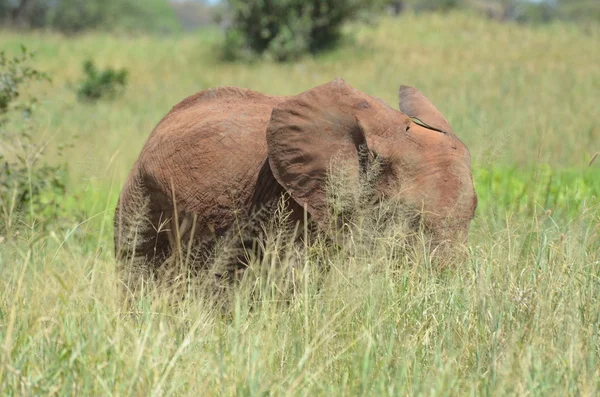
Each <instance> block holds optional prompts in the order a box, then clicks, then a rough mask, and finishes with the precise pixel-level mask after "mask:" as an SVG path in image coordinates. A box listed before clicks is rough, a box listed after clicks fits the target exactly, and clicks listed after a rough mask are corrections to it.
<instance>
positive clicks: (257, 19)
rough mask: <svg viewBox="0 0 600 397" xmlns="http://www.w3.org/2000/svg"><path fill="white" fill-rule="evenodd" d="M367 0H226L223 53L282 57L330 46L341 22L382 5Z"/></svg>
mask: <svg viewBox="0 0 600 397" xmlns="http://www.w3.org/2000/svg"><path fill="white" fill-rule="evenodd" d="M382 4H383V3H382V2H380V1H368V0H229V7H230V13H231V25H230V27H229V28H228V30H227V32H226V39H225V43H224V46H223V56H224V57H225V58H226V59H236V58H240V57H244V56H245V55H247V54H248V53H256V54H263V55H266V56H267V57H269V58H272V59H275V60H278V61H286V60H292V59H295V58H298V57H299V56H300V55H302V54H304V53H307V52H313V53H314V52H316V51H319V50H322V49H324V48H326V47H329V46H332V45H334V44H335V43H336V41H337V39H338V38H339V37H340V28H341V26H342V24H343V23H344V22H345V21H347V20H350V19H352V18H355V17H356V16H358V14H359V12H362V11H365V10H367V9H372V8H374V7H377V6H378V5H382Z"/></svg>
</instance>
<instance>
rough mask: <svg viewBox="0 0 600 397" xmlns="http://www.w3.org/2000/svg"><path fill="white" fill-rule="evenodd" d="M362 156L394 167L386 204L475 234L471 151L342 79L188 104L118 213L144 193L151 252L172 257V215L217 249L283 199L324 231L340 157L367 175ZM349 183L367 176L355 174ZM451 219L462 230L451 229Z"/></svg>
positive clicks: (434, 120) (137, 170)
mask: <svg viewBox="0 0 600 397" xmlns="http://www.w3.org/2000/svg"><path fill="white" fill-rule="evenodd" d="M418 94H420V93H418V91H416V90H415V91H410V90H404V91H402V90H401V98H402V96H404V97H405V98H406V100H407V101H411V102H410V106H409V108H410V110H411V111H415V112H417V113H418V112H419V111H420V108H419V106H420V102H419V101H422V99H421V97H422V98H424V96H422V94H420V96H419V95H418ZM401 106H402V105H401ZM423 106H426V107H427V109H426V112H421V113H422V114H423V115H425V116H424V117H426V118H427V117H429V118H430V119H429V120H422V121H424V122H425V123H427V124H428V125H431V126H432V127H435V126H436V125H440V126H442V128H446V129H448V128H449V126H448V127H446V125H447V122H446V124H444V121H445V119H444V118H443V116H441V114H439V112H437V109H435V108H434V107H433V105H431V103H430V102H428V101H427V104H425V105H423ZM436 112H437V113H436ZM436 128H437V127H436ZM365 147H366V148H368V149H369V150H370V151H371V152H373V153H377V155H378V156H379V158H381V159H382V160H384V161H385V162H386V163H387V164H389V168H388V169H387V170H384V173H383V175H382V181H383V180H385V183H383V182H382V183H381V184H380V186H385V187H383V188H382V189H387V190H388V191H387V192H383V193H385V194H384V196H385V195H388V196H392V195H396V196H401V197H402V198H403V199H405V201H406V202H408V203H410V204H412V205H414V206H415V208H423V209H424V210H426V211H427V212H428V213H431V214H434V215H433V216H432V217H431V219H432V221H431V225H432V227H433V228H436V227H439V228H444V227H445V226H443V223H444V222H445V225H448V224H455V225H457V226H456V227H459V226H458V225H460V227H461V228H463V229H465V226H466V228H468V223H469V220H470V219H471V217H472V215H473V211H474V205H473V203H476V195H475V192H474V190H473V184H472V179H471V172H470V157H469V153H468V150H467V149H466V147H465V146H464V145H463V143H462V142H461V141H460V140H459V139H458V138H457V137H456V136H455V135H454V133H453V132H452V131H451V130H450V131H449V132H448V133H444V132H440V131H434V130H431V129H428V128H425V127H422V126H420V125H418V124H416V123H414V122H412V121H411V119H410V117H409V116H408V115H406V114H403V113H401V112H399V111H397V110H394V109H392V108H391V107H390V106H389V105H387V104H386V103H385V102H383V101H381V100H380V99H377V98H374V97H372V96H369V95H367V94H364V93H362V92H360V91H358V90H356V89H354V88H352V87H351V86H349V85H348V84H346V83H345V82H344V81H343V80H342V79H335V80H333V81H332V82H330V83H328V84H324V85H321V86H318V87H315V88H313V89H311V90H308V91H306V92H303V93H301V94H299V95H296V96H291V97H276V96H268V95H264V94H261V93H258V92H255V91H251V90H246V89H241V88H235V87H223V88H215V89H209V90H206V91H202V92H200V93H198V94H196V95H192V96H190V97H188V98H186V99H184V100H183V101H182V102H180V103H179V104H177V105H176V106H174V107H173V109H172V110H171V111H170V112H169V113H168V114H167V115H166V116H165V117H164V118H163V119H162V120H161V121H160V123H159V124H158V125H157V126H156V128H155V129H154V130H153V132H152V133H151V135H150V137H149V138H148V141H147V142H146V144H145V145H144V147H143V149H142V151H141V154H140V156H139V158H138V160H137V162H136V164H135V165H134V167H133V169H132V171H131V173H130V175H129V177H128V180H127V181H126V183H125V186H124V188H123V190H122V192H121V196H120V199H119V208H118V209H117V211H118V212H119V211H120V212H121V215H127V214H128V213H133V212H135V210H136V207H137V204H136V201H135V200H136V198H137V196H139V192H141V194H142V195H144V196H146V197H147V198H148V199H149V200H150V212H151V213H150V214H148V219H149V221H150V223H151V224H152V225H151V227H149V228H148V229H147V230H146V232H145V233H146V234H145V235H144V236H143V238H144V239H145V240H144V241H155V244H154V246H153V247H152V249H153V250H154V252H156V250H158V251H160V250H163V251H168V250H169V247H168V246H167V244H168V243H167V242H166V240H165V239H161V238H160V236H157V235H158V234H159V233H160V232H157V230H158V229H159V225H158V224H157V223H158V222H159V220H164V219H168V218H171V217H173V212H174V208H175V207H176V208H177V212H178V213H181V214H195V215H197V224H198V227H197V228H196V229H195V230H196V233H195V236H194V238H196V239H198V240H199V241H201V240H203V239H214V237H215V234H216V235H217V236H218V235H220V234H222V233H224V232H225V231H226V230H227V229H229V228H230V227H231V226H232V225H234V224H235V223H236V222H237V221H239V219H240V217H244V216H249V215H250V213H251V212H252V211H254V210H255V209H257V208H259V207H260V206H261V204H262V203H265V202H271V201H273V200H277V199H278V197H279V196H281V194H283V193H284V192H287V193H288V194H289V195H290V196H291V198H292V199H293V200H294V202H293V204H291V205H292V206H293V207H294V208H295V209H296V210H298V209H301V208H303V207H304V208H307V210H308V212H309V214H310V216H312V218H313V219H315V220H316V221H317V223H319V224H321V225H325V224H328V222H327V220H326V217H327V209H326V200H325V189H326V181H327V175H328V170H329V166H330V163H331V160H332V158H334V157H335V156H342V157H344V158H346V159H348V160H351V161H349V163H351V164H355V165H357V166H358V165H359V164H360V162H361V160H360V158H359V148H365ZM350 174H351V175H354V177H356V178H358V175H359V172H358V168H356V170H350ZM392 188H396V189H398V190H397V191H396V192H391V191H389V190H390V189H392ZM134 193H135V194H134ZM454 217H455V218H456V219H457V221H456V222H448V219H449V218H454ZM436 219H439V221H437V220H436ZM442 220H443V221H444V222H442ZM158 242H160V243H158ZM157 244H163V245H164V246H158V247H157Z"/></svg>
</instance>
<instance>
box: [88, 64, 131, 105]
mask: <svg viewBox="0 0 600 397" xmlns="http://www.w3.org/2000/svg"><path fill="white" fill-rule="evenodd" d="M83 71H84V73H85V77H84V79H83V81H81V83H80V84H79V89H78V90H77V96H78V97H79V99H80V100H84V101H97V100H99V99H112V98H115V97H116V96H118V95H121V94H123V91H124V90H125V86H126V85H127V75H128V72H127V70H126V69H120V70H116V69H111V68H107V69H105V70H102V71H99V70H98V69H97V68H96V66H95V65H94V63H93V61H91V60H87V61H85V62H84V64H83Z"/></svg>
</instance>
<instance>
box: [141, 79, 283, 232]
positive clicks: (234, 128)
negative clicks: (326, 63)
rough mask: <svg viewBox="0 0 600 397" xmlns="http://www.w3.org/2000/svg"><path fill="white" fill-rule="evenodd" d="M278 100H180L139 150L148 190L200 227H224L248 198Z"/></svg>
mask: <svg viewBox="0 0 600 397" xmlns="http://www.w3.org/2000/svg"><path fill="white" fill-rule="evenodd" d="M282 100H285V98H284V97H271V96H267V95H263V94H261V93H258V92H255V91H251V90H245V89H240V88H233V87H223V88H217V89H209V90H206V91H202V92H200V93H198V94H196V95H193V96H190V97H188V98H186V99H184V100H183V101H182V102H180V103H179V104H177V105H176V106H174V107H173V109H172V110H171V111H170V112H169V113H168V114H167V115H166V116H165V117H164V118H163V119H162V120H161V122H160V123H159V124H158V125H157V126H156V128H155V129H154V131H153V132H152V134H151V135H150V137H149V138H148V141H147V142H146V144H145V146H144V148H143V149H142V152H141V154H140V157H139V160H138V164H139V171H140V173H141V176H142V178H143V180H144V184H145V185H146V188H147V189H149V190H150V191H153V192H155V194H156V195H157V196H162V197H163V199H161V200H159V201H160V202H162V203H163V204H162V205H161V206H162V207H165V206H170V207H172V206H173V203H172V198H173V197H174V198H175V200H176V204H177V207H178V208H179V209H182V210H185V211H188V212H192V213H196V214H198V216H199V221H200V222H202V223H204V224H206V225H210V227H211V228H214V229H222V228H226V227H227V226H228V225H229V224H230V223H231V221H232V220H231V219H230V218H231V217H232V216H234V215H232V214H235V213H236V212H238V213H239V210H244V209H245V206H246V205H247V203H248V200H249V198H250V196H251V195H252V191H253V190H254V187H255V184H256V178H257V175H258V172H259V170H260V168H261V166H262V164H263V163H264V160H265V159H266V156H267V145H266V139H265V131H266V126H267V123H268V122H269V119H270V116H271V111H272V109H273V107H274V106H276V105H277V103H279V102H280V101H282ZM167 196H168V197H167ZM165 203H166V204H165ZM170 209H171V208H162V211H165V212H168V211H169V210H170ZM236 210H238V211H236Z"/></svg>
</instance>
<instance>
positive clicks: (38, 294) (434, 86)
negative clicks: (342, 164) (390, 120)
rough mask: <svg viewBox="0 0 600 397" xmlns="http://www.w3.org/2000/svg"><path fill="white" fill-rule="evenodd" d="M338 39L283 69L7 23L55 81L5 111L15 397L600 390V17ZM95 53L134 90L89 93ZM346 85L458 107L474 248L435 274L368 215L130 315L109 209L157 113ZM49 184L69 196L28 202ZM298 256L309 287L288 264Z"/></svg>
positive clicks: (158, 297)
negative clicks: (414, 94)
mask: <svg viewBox="0 0 600 397" xmlns="http://www.w3.org/2000/svg"><path fill="white" fill-rule="evenodd" d="M342 33H343V35H342V38H341V42H340V47H339V48H338V49H335V50H332V51H329V52H326V53H321V54H318V55H316V56H304V57H301V58H300V59H299V60H298V61H297V62H295V63H283V64H282V63H274V62H271V61H268V60H260V59H255V60H253V62H251V63H242V62H233V63H226V62H223V61H221V60H219V57H217V56H215V53H216V52H217V49H218V48H219V47H220V45H222V43H223V40H224V36H223V35H222V33H221V32H219V31H217V30H211V29H207V30H203V31H202V32H201V34H200V33H199V34H194V35H172V36H162V37H153V36H146V35H138V36H124V35H122V36H114V35H110V34H103V33H89V34H85V35H81V36H77V37H74V38H69V39H66V38H65V37H64V36H63V35H60V34H54V33H47V32H45V33H41V32H38V33H36V32H32V33H23V32H19V33H10V32H2V33H1V34H0V43H1V48H2V50H4V51H6V54H7V56H8V57H9V58H10V57H13V56H19V54H21V50H20V46H21V44H24V45H25V46H26V48H27V49H29V50H31V51H33V52H35V57H34V58H33V59H27V60H26V62H27V63H28V64H30V65H32V67H34V68H35V70H40V71H42V72H44V73H46V74H47V75H48V76H50V77H51V82H50V81H47V80H46V79H39V80H38V79H28V80H27V83H26V84H25V85H22V84H21V85H19V92H20V95H19V97H18V99H16V98H15V99H14V100H12V103H17V102H15V101H23V102H22V103H25V104H27V107H28V108H29V109H25V108H24V107H23V106H20V107H17V108H15V107H11V108H10V109H9V110H7V111H6V112H4V113H3V120H4V121H3V122H2V124H1V126H0V129H1V130H0V131H1V132H0V133H1V134H2V135H1V137H0V154H1V155H2V156H3V159H2V161H3V163H2V165H1V166H2V167H5V168H4V170H5V172H4V174H2V173H0V175H7V172H6V170H8V167H9V165H12V167H13V169H15V168H14V167H17V168H16V169H18V170H20V172H21V174H20V175H22V177H20V178H19V181H24V183H23V184H21V185H16V184H15V183H12V182H7V183H5V184H4V185H2V186H4V188H3V189H4V190H3V192H4V193H2V196H1V197H2V202H0V209H1V211H0V392H1V394H3V395H136V396H137V395H251V396H258V395H407V394H408V395H421V394H422V395H456V396H463V395H494V396H497V395H515V394H516V395H540V396H548V395H561V396H562V395H595V394H597V393H598V392H599V389H600V381H599V379H600V370H599V368H600V366H599V363H600V331H599V328H600V306H599V305H598V299H597V297H598V296H600V203H599V197H600V161H595V162H594V155H595V153H597V152H598V151H599V150H600V125H599V117H600V114H599V112H598V99H599V98H598V92H600V69H599V68H598V67H597V65H598V64H599V63H600V52H599V51H598V42H599V40H600V29H599V28H598V26H597V25H594V24H592V25H587V26H586V27H585V28H582V27H581V26H578V25H575V24H569V23H563V22H553V23H550V24H546V25H541V26H525V25H518V24H502V23H496V22H490V21H488V20H485V19H481V18H476V17H473V16H471V15H468V14H464V13H449V14H445V15H440V14H418V15H415V14H413V13H405V14H403V15H401V16H400V17H399V18H385V19H383V20H382V21H381V22H380V23H379V24H377V25H375V26H364V25H345V26H344V27H343V30H342ZM88 59H94V60H95V65H96V67H97V68H99V69H100V70H104V69H105V68H108V67H110V68H114V70H121V68H126V69H127V70H129V74H128V75H127V87H126V89H125V90H123V92H121V95H119V96H113V97H112V99H110V100H103V99H101V100H98V101H94V102H91V101H80V100H79V99H78V95H77V91H78V88H79V87H80V80H81V79H82V75H83V71H82V64H83V63H84V62H85V61H86V60H88ZM336 76H341V77H343V78H344V79H345V80H346V81H347V82H348V83H349V84H351V85H353V86H354V87H356V88H358V89H361V90H363V91H365V92H368V93H370V94H372V95H376V96H378V97H381V98H383V99H385V100H386V101H387V102H389V103H390V104H393V105H394V106H396V102H397V100H396V91H397V88H398V86H399V84H401V83H403V84H410V85H413V86H415V87H418V88H419V89H420V90H422V91H423V92H424V93H425V94H426V95H427V96H428V97H429V98H430V99H431V100H432V101H433V102H434V103H435V104H436V106H437V107H438V108H439V109H440V110H441V111H442V112H443V113H444V114H445V115H446V116H447V117H448V119H449V121H450V123H451V124H452V126H453V129H454V130H455V131H456V132H457V134H458V135H459V136H460V138H461V139H462V140H463V141H464V142H465V143H466V144H467V146H468V147H469V148H470V151H471V155H472V159H473V174H474V182H475V188H476V190H477V193H478V196H479V206H478V209H477V212H476V217H475V219H474V221H473V224H472V228H471V234H470V241H469V246H468V249H469V252H470V255H469V257H468V258H467V259H465V260H464V261H461V262H457V263H454V264H453V266H451V267H449V268H444V269H439V268H438V267H437V266H436V265H435V263H432V261H431V260H430V258H429V257H428V256H427V255H426V254H425V252H426V250H425V249H423V248H424V247H420V246H419V245H417V246H416V247H413V248H412V249H411V250H409V251H408V252H407V253H405V254H403V255H398V252H399V248H401V247H402V246H403V241H404V234H403V233H404V232H403V230H402V229H401V228H398V229H395V228H394V227H391V228H387V229H386V230H383V231H381V230H378V231H375V230H374V229H372V227H371V226H369V225H368V224H364V225H363V224H357V225H355V226H354V227H353V228H352V233H353V234H352V236H351V237H352V238H348V239H347V240H346V243H345V245H343V246H340V247H331V246H327V245H324V244H316V245H315V246H313V247H310V248H309V249H308V250H307V251H304V250H301V249H297V248H296V247H293V246H289V245H287V244H286V243H285V241H284V240H283V239H281V238H278V237H279V236H280V235H279V234H278V231H277V228H273V230H272V233H271V236H270V239H269V241H268V244H267V253H268V254H267V255H266V257H265V258H264V260H263V261H262V262H261V263H258V262H255V263H253V265H252V269H251V270H252V271H251V272H248V277H247V278H246V279H244V280H243V282H242V285H241V286H240V287H239V288H238V289H236V290H235V291H234V292H232V293H231V296H230V298H231V299H230V302H229V304H228V306H227V307H226V308H225V309H224V308H222V307H220V306H217V305H215V302H214V301H213V300H212V299H211V298H210V297H209V296H208V294H205V293H201V292H200V293H199V292H198V291H188V293H189V295H190V296H189V297H188V299H185V300H182V301H178V303H177V304H173V301H172V300H171V299H169V296H168V295H167V293H166V292H164V291H161V290H157V291H149V292H148V291H146V292H148V293H144V291H142V292H141V293H140V295H139V296H138V298H137V300H135V302H133V304H132V305H131V306H126V305H124V304H123V302H122V301H121V300H120V299H119V296H118V294H117V291H118V285H117V277H116V274H115V260H114V257H113V236H112V234H113V231H112V229H113V226H112V225H113V224H112V222H113V220H112V217H113V213H114V207H115V204H116V199H117V196H118V193H119V190H120V188H121V186H122V183H123V181H124V180H125V178H126V176H127V173H128V171H129V169H130V168H131V166H132V165H133V162H134V161H135V159H136V157H137V155H138V153H139V150H140V148H141V146H142V145H143V143H144V141H145V139H146V138H147V136H148V134H149V133H150V131H151V130H152V128H153V127H154V126H155V125H156V123H157V122H158V121H159V120H160V119H161V117H162V116H163V115H164V114H165V113H166V112H167V111H168V110H169V109H170V108H171V107H172V106H173V105H174V104H175V103H177V102H178V101H180V100H181V99H182V98H184V97H185V96H187V95H190V94H193V93H195V92H197V91H200V90H202V89H205V88H209V87H213V86H219V85H235V86H241V87H247V88H252V89H254V90H258V91H263V92H266V93H271V94H295V93H298V92H301V91H303V90H306V89H307V88H310V87H313V86H315V85H318V84H322V83H325V82H327V81H330V80H331V79H333V78H334V77H336ZM4 81H5V80H2V83H1V84H4ZM32 97H35V98H37V101H36V102H35V103H33V102H31V101H30V100H29V99H30V98H32ZM14 164H17V166H15V165H14ZM44 164H46V165H47V167H51V168H50V170H49V171H48V168H44V167H46V166H45V165H44ZM52 167H54V168H52ZM40 169H43V170H46V171H45V172H47V174H40V173H39V170H40ZM53 169H56V171H52V170H53ZM39 175H46V176H47V178H50V179H51V180H55V182H56V183H55V184H50V185H47V184H46V185H44V184H43V183H39V185H40V186H41V188H40V190H38V191H37V193H36V197H37V199H36V200H23V201H22V203H23V204H22V205H21V206H20V207H19V206H17V205H14V204H13V203H15V202H16V200H17V198H20V197H21V196H19V193H22V192H23V191H27V189H30V188H31V186H33V184H38V182H35V181H36V176H37V177H38V179H39ZM4 180H6V181H9V179H8V177H6V178H5V179H4ZM57 186H58V187H57ZM29 191H31V189H30V190H29ZM277 216H283V215H281V214H279V215H277ZM292 262H295V263H299V264H300V265H297V267H296V271H295V273H294V275H293V277H294V283H295V284H296V285H297V286H298V287H299V288H298V290H297V292H296V293H295V294H289V293H288V292H286V291H282V290H280V289H279V287H280V285H281V283H280V282H281V280H280V277H279V275H280V273H286V272H285V271H284V272H278V271H274V270H273V269H283V270H286V269H288V267H289V264H290V263H292ZM265 269H271V271H268V272H267V271H265Z"/></svg>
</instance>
